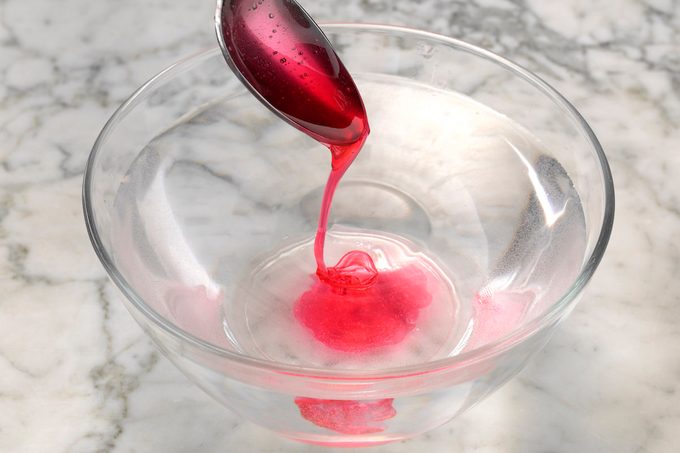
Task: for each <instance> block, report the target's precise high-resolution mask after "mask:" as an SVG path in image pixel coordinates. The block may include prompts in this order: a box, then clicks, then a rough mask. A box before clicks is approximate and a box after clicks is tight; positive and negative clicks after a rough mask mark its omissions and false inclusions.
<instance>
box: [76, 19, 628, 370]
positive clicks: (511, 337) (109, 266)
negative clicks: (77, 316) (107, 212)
mask: <svg viewBox="0 0 680 453" xmlns="http://www.w3.org/2000/svg"><path fill="white" fill-rule="evenodd" d="M321 28H322V29H323V30H324V31H328V32H333V31H342V30H353V31H358V32H361V31H373V32H381V33H392V34H402V35H403V34H406V35H408V36H409V37H414V38H424V39H428V40H434V41H438V42H439V43H441V44H445V45H449V46H453V47H455V48H456V49H458V50H462V51H466V52H469V53H471V54H474V55H476V56H479V57H482V58H485V59H487V60H490V61H492V62H494V63H496V64H498V65H500V66H502V67H504V68H505V69H508V70H510V71H511V72H512V73H514V74H515V75H517V76H519V77H521V78H523V79H524V80H526V81H527V82H529V83H531V84H532V85H533V86H534V87H535V88H537V89H539V90H540V91H542V92H543V94H545V95H547V96H548V97H549V98H551V99H552V101H553V102H555V103H556V104H558V105H559V106H561V107H562V108H563V109H564V110H565V111H566V112H567V113H568V114H569V115H570V116H571V117H572V119H574V120H576V123H577V124H578V126H579V127H580V128H581V129H582V132H585V134H586V137H587V139H588V140H589V141H590V144H591V145H592V147H593V150H594V151H595V154H596V156H597V160H598V162H599V164H600V170H601V173H602V178H603V183H604V187H603V190H604V212H603V216H602V223H601V226H600V228H601V229H600V234H599V236H598V239H597V242H596V243H595V246H594V247H593V249H592V251H591V253H590V256H588V258H587V260H584V264H583V265H582V268H581V271H580V273H579V275H578V276H577V277H576V278H575V279H574V281H573V283H572V284H571V285H570V287H569V288H568V289H567V290H566V291H565V292H564V293H563V294H562V296H561V297H560V298H559V299H558V300H557V301H556V302H555V303H553V304H552V305H551V307H550V308H549V309H548V310H547V311H546V312H545V313H543V314H542V315H541V316H538V317H536V318H534V319H532V320H530V321H529V322H527V323H526V324H524V325H522V326H521V327H519V328H517V329H515V330H513V331H511V332H510V333H508V334H506V335H504V336H502V337H500V338H498V339H496V340H494V341H492V342H490V343H487V344H484V345H482V346H480V347H477V348H474V349H471V350H470V351H466V352H463V353H460V354H458V355H455V356H452V357H446V358H443V359H438V360H434V361H431V362H424V363H420V364H415V365H407V366H402V367H393V368H383V369H361V370H357V369H332V370H328V369H323V368H315V367H304V366H295V365H289V364H285V363H279V362H274V361H269V360H263V359H257V358H253V357H249V356H246V355H243V354H239V353H238V352H235V351H230V350H227V349H224V348H221V347H219V346H216V345H214V344H212V343H210V342H207V341H205V340H202V339H200V338H198V337H196V336H194V335H192V334H191V333H189V332H186V331H184V330H183V329H181V328H179V327H178V326H176V325H175V324H173V323H171V322H170V321H168V320H167V319H165V318H164V317H163V316H161V315H160V314H158V313H157V312H156V311H155V310H154V309H152V308H151V307H149V306H148V305H147V304H146V303H145V302H144V301H143V299H142V298H141V297H139V296H138V295H137V294H136V293H135V291H134V290H133V289H132V288H131V287H130V286H129V285H128V284H127V281H126V280H125V278H124V277H123V276H122V274H121V273H120V272H119V271H118V269H117V268H116V266H115V264H114V263H113V260H112V259H111V257H110V255H109V253H108V252H107V250H106V248H105V246H104V244H103V242H102V240H101V238H100V236H99V232H98V231H97V227H96V224H95V219H94V217H95V212H94V209H93V206H92V198H91V188H92V183H93V177H92V173H93V170H94V163H95V160H96V159H97V156H98V151H99V150H100V148H101V147H102V146H103V144H104V142H105V140H106V138H107V136H108V135H109V133H110V132H111V130H113V128H115V126H116V125H117V124H118V123H119V121H120V120H121V119H122V118H123V117H124V116H125V115H126V114H127V113H128V112H129V111H130V110H131V109H132V108H134V107H135V106H136V105H137V104H138V103H139V102H140V101H141V99H142V98H143V95H144V94H145V93H146V92H147V91H148V90H149V89H151V88H153V87H154V86H156V85H158V84H160V83H162V82H164V81H165V80H167V79H169V78H171V77H172V76H173V75H174V74H175V73H176V72H179V71H181V70H183V69H184V68H186V67H191V66H192V65H194V64H196V63H198V62H201V61H203V60H205V59H208V58H212V57H213V56H214V55H217V54H219V55H221V52H220V49H219V47H218V46H217V45H215V46H214V47H212V48H209V49H207V50H203V51H201V52H198V53H195V54H193V55H190V56H188V57H186V58H183V59H181V60H179V61H177V62H176V63H174V64H172V65H170V66H168V67H167V68H165V69H164V70H163V71H161V72H159V73H158V74H156V75H155V76H154V77H152V78H151V79H149V80H148V81H147V82H146V83H144V84H143V85H141V86H140V87H139V88H138V89H137V90H136V91H135V92H134V93H133V94H132V95H130V97H128V98H127V100H125V102H123V104H121V105H120V107H118V109H116V111H115V112H114V113H113V115H112V116H111V117H110V118H109V120H108V121H107V122H106V124H105V125H104V127H103V128H102V130H101V132H100V133H99V135H98V137H97V139H96V141H95V143H94V145H93V147H92V150H91V152H90V155H89V157H88V161H87V166H86V169H85V175H84V178H83V187H82V203H83V212H84V218H85V224H86V227H87V232H88V235H89V237H90V241H91V243H92V246H93V248H94V250H95V253H96V254H97V256H98V258H99V260H100V261H101V263H102V265H103V267H104V268H105V270H106V272H107V273H108V275H109V278H110V279H111V280H112V281H113V282H114V284H115V285H116V286H117V287H118V289H119V290H120V291H121V292H122V293H123V295H124V296H125V297H126V298H127V299H128V300H129V301H130V302H131V303H132V305H133V306H134V307H135V309H137V310H138V311H139V312H141V313H142V314H143V315H144V316H145V317H146V318H147V319H149V321H151V322H152V323H153V324H154V325H155V326H156V327H158V328H160V329H161V330H162V331H164V332H165V333H167V334H169V335H171V336H172V337H175V338H176V339H178V340H180V341H181V342H183V343H187V344H188V345H191V346H193V347H197V348H199V349H200V350H202V351H204V352H207V353H209V354H212V355H216V356H219V357H221V358H223V359H227V360H230V361H233V362H235V363H239V364H241V365H245V366H248V367H254V368H257V369H261V370H262V371H271V372H276V373H280V374H285V375H292V376H299V377H306V378H321V379H360V380H364V381H376V380H384V379H388V378H390V379H394V378H400V377H401V378H404V377H409V376H414V375H422V374H428V373H433V372H437V371H442V370H447V369H457V370H460V369H462V368H467V367H469V366H472V365H474V364H477V363H479V362H481V361H483V360H487V359H489V358H492V357H496V356H499V355H500V354H502V353H504V352H506V351H508V350H510V349H513V348H514V347H516V346H517V345H519V344H521V343H523V342H524V341H525V340H527V339H529V338H531V337H533V336H534V335H536V334H537V333H538V332H540V331H542V330H543V329H545V328H547V327H549V326H551V325H553V324H555V323H556V322H558V321H559V320H560V319H562V317H563V316H564V315H566V314H567V313H568V308H569V307H570V306H571V305H572V303H573V302H575V301H576V298H577V296H578V295H579V294H580V293H581V291H582V290H583V289H584V287H585V286H586V284H587V283H588V281H589V280H590V278H591V277H592V275H593V273H594V272H595V270H596V268H597V266H598V265H599V263H600V261H601V260H602V257H603V254H604V251H605V249H606V247H607V243H608V241H609V238H610V236H611V232H612V227H613V222H614V206H615V199H614V183H613V179H612V174H611V170H610V168H609V164H608V162H607V158H606V156H605V154H604V151H603V149H602V146H601V145H600V143H599V141H598V139H597V137H596V136H595V134H594V132H593V131H592V129H591V128H590V126H589V125H588V123H587V122H586V120H585V119H584V118H583V116H582V115H581V114H580V113H579V112H578V111H577V110H576V108H575V107H574V106H573V105H572V104H571V103H570V102H569V101H568V100H567V99H566V98H564V97H563V96H562V95H561V94H560V93H559V92H558V91H557V90H556V89H554V88H553V87H552V86H551V85H550V84H548V83H547V82H545V81H544V80H543V79H541V78H540V77H539V76H537V75H535V74H534V73H532V72H530V71H529V70H527V69H525V68H524V67H522V66H520V65H518V64H517V63H514V62H512V61H510V60H508V59H506V58H504V57H502V56H500V55H497V54H495V53H494V52H491V51H489V50H486V49H483V48H480V47H477V46H475V45H472V44H468V43H466V42H464V41H461V40H458V39H455V38H450V37H447V36H444V35H440V34H437V33H432V32H428V31H422V30H418V29H414V28H408V27H402V26H394V25H384V24H370V23H361V24H357V23H341V22H326V23H321ZM227 68H228V67H227V66H226V63H225V70H226V69H227Z"/></svg>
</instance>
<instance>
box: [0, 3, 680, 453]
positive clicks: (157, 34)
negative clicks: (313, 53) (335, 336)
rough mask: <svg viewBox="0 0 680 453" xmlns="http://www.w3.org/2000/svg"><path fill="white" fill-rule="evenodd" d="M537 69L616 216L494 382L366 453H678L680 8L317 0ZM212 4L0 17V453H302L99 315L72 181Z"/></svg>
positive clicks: (106, 297)
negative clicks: (560, 99) (580, 138)
mask: <svg viewBox="0 0 680 453" xmlns="http://www.w3.org/2000/svg"><path fill="white" fill-rule="evenodd" d="M303 3H304V4H305V6H306V7H307V8H308V10H309V11H310V12H311V13H312V14H314V15H316V17H318V18H320V19H326V20H335V21H363V22H380V23H391V24H402V25H407V26H411V27H416V28H423V29H427V30H431V31H434V32H438V33H442V34H446V35H450V36H454V37H457V38H461V39H463V40H466V41H469V42H471V43H474V44H477V45H481V46H484V47H487V48H490V49H491V50H494V51H496V52H498V53H501V54H502V55H504V56H507V57H509V58H511V59H514V60H516V61H518V62H520V63H522V64H524V65H525V66H527V67H528V68H530V69H532V70H534V71H535V72H537V73H538V74H540V75H541V76H543V77H544V78H545V79H547V80H548V81H549V82H550V83H552V84H553V85H554V86H555V87H556V88H558V89H559V90H560V91H561V92H562V93H564V94H565V96H566V97H567V98H569V99H570V100H571V101H572V102H573V103H574V104H575V105H576V107H577V108H578V109H579V110H581V112H582V113H583V114H584V116H585V117H586V118H587V119H588V121H589V122H590V124H591V125H592V127H593V129H594V130H595V132H596V134H597V135H598V137H599V138H600V140H601V142H602V145H603V147H604V149H605V151H606V152H607V155H608V157H609V160H610V164H611V166H612V171H613V174H614V178H615V182H616V190H617V217H616V223H615V228H614V234H613V236H612V240H611V242H610V246H609V250H608V252H607V254H606V256H605V258H604V261H603V262H602V265H601V267H600V269H599V270H598V272H597V273H596V276H595V278H594V280H593V281H592V283H591V284H590V286H589V288H588V291H587V294H586V296H585V297H584V299H583V301H582V302H581V303H580V304H579V305H578V307H577V308H576V310H575V311H574V312H573V314H572V315H571V317H570V318H569V319H568V320H567V321H566V322H565V323H564V324H563V325H562V326H561V328H560V329H559V331H558V332H557V334H556V335H555V337H554V338H553V340H552V342H551V343H550V344H549V345H548V346H547V348H546V349H545V350H544V351H543V352H541V353H540V354H539V355H538V356H537V357H536V358H535V360H534V361H533V362H532V363H531V364H530V365H529V366H528V367H527V368H526V369H525V370H524V371H523V372H522V373H521V374H520V375H519V376H518V377H517V378H515V379H513V380H512V381H511V382H510V383H509V384H508V385H506V386H505V387H503V388H502V389H501V390H500V391H498V392H497V393H495V394H494V395H492V396H491V397H490V398H489V399H487V400H485V401H484V402H483V403H481V404H480V405H479V406H477V407H476V408H474V409H472V410H471V411H469V412H468V413H466V414H465V415H463V416H462V417H461V418H459V419H457V420H456V421H454V422H452V423H449V424H447V425H445V426H444V427H442V428H440V429H438V430H436V431H433V432H431V433H429V434H427V435H424V436H421V437H420V438H418V439H414V440H412V441H409V442H404V443H399V444H393V445H388V446H385V447H380V448H375V449H371V450H370V451H373V452H410V451H422V450H426V449H427V450H428V451H433V452H435V451H436V452H440V451H441V452H445V451H446V452H449V451H456V452H485V453H492V452H493V453H496V452H499V453H500V452H536V453H539V452H546V453H547V452H572V451H573V452H577V451H578V452H616V453H633V452H652V453H663V452H669V453H670V452H675V451H677V449H678V445H680V429H679V428H680V279H678V278H677V277H678V272H679V269H680V242H678V240H677V232H678V231H680V208H679V207H678V206H680V182H679V181H678V180H677V179H676V178H677V177H678V175H680V153H679V152H678V146H680V2H678V1H677V0H646V1H644V0H618V1H614V2H612V1H610V0H606V1H605V0H589V1H583V0H568V1H562V2H545V1H540V0H473V1H455V2H453V1H447V0H419V1H411V0H398V1H388V0H346V1H342V2H337V1H331V0H316V1H306V2H303ZM212 13H213V1H212V0H121V1H116V2H92V1H87V0H64V1H59V2H54V1H52V2H50V1H48V0H4V1H0V292H1V294H2V297H1V298H0V451H2V452H55V453H66V452H69V453H70V452H74V453H75V452H120V453H122V452H166V453H171V452H196V451H202V452H218V451H219V452H223V451H235V452H240V451H261V452H293V451H302V452H310V451H317V448H316V447H311V446H302V445H298V444H295V443H292V442H289V441H285V440H281V439H279V438H278V437H276V436H274V435H273V434H269V433H267V432H265V431H263V430H261V429H260V428H257V427H255V426H253V425H250V424H247V423H244V422H242V421H240V420H239V419H238V418H237V417H236V416H235V415H233V414H231V413H230V412H228V411H227V410H226V409H223V408H222V407H221V406H218V405H217V403H215V402H213V401H212V400H210V399H209V398H208V397H207V396H205V395H204V394H203V393H201V391H199V390H198V389H197V388H196V387H195V386H193V385H190V384H189V382H188V381H187V380H186V379H185V378H184V377H183V376H182V375H181V374H180V373H179V371H177V370H176V369H175V368H174V367H173V366H172V365H171V364H170V363H169V362H168V361H167V360H166V359H165V358H163V357H162V356H161V355H160V354H159V353H158V352H157V351H156V349H154V347H153V346H152V345H151V343H150V341H149V340H148V339H147V338H146V337H145V336H144V335H143V333H142V331H141V329H140V328H139V327H138V326H137V325H136V324H135V323H134V321H133V320H132V318H131V317H130V316H129V315H128V314H127V312H126V311H125V309H124V307H123V305H122V304H121V303H120V302H119V301H118V300H116V296H115V293H114V291H113V288H112V286H111V284H110V283H109V282H108V280H107V278H106V275H105V273H104V271H103V269H102V267H101V266H100V264H99V262H98V261H97V259H96V257H95V255H94V253H93V252H92V250H91V247H90V243H89V240H88V238H87V235H86V233H85V227H84V223H83V219H82V212H81V201H80V188H81V179H82V174H83V167H84V164H85V161H86V158H87V155H88V152H89V149H90V147H91V146H92V144H93V142H94V139H95V137H96V135H97V133H98V131H99V130H100V129H101V127H102V126H103V124H104V122H105V121H106V119H107V118H108V117H109V116H110V115H111V113H112V112H113V110H114V109H115V108H116V107H117V106H118V105H119V104H120V103H121V102H122V101H123V100H124V99H125V97H126V96H127V95H128V94H130V93H131V91H132V90H134V89H135V88H136V87H137V86H139V85H140V84H141V83H142V82H144V81H145V80H146V79H148V78H149V77H150V76H152V75H153V74H155V73H156V72H158V71H159V70H161V69H163V68H164V67H165V66H167V65H168V64H170V63H172V62H173V61H174V60H176V59H178V58H179V57H181V56H185V55H187V54H191V53H195V52H196V51H198V50H201V49H203V48H205V47H208V46H212V45H213V44H214V36H213V29H212V22H211V20H212V19H211V17H212Z"/></svg>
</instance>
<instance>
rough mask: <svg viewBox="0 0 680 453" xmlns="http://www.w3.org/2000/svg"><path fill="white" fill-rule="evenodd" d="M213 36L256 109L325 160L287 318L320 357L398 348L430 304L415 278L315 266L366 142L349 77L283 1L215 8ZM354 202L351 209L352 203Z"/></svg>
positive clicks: (349, 257) (359, 263)
mask: <svg viewBox="0 0 680 453" xmlns="http://www.w3.org/2000/svg"><path fill="white" fill-rule="evenodd" d="M219 14H220V20H221V28H220V29H218V36H219V38H220V39H222V40H223V44H224V47H225V48H226V49H227V55H226V57H227V61H228V63H229V64H230V65H231V66H232V68H234V69H235V70H236V71H235V72H236V73H237V74H240V76H241V78H242V79H243V81H244V82H245V85H246V86H247V87H248V89H250V91H251V92H253V94H255V95H256V96H257V97H258V98H259V99H260V100H261V101H262V102H263V103H264V104H265V105H267V106H268V107H269V108H270V109H272V110H273V111H274V112H275V113H277V114H278V115H279V116H281V117H282V118H284V119H285V120H287V121H288V122H289V123H291V124H292V125H293V126H295V127H297V128H298V129H300V130H301V131H303V132H304V133H306V134H307V135H309V136H310V137H312V138H314V139H316V140H318V141H319V142H321V143H323V144H324V145H326V146H327V147H328V148H329V149H330V151H331V156H332V164H331V173H330V176H329V177H328V181H327V183H326V188H325V191H324V195H323V201H322V205H321V213H320V216H319V224H318V229H317V233H316V238H315V241H314V255H315V258H316V262H317V271H316V275H314V276H313V282H312V285H311V287H310V288H309V289H308V290H307V291H306V292H305V293H304V294H303V295H302V296H301V297H300V298H299V300H298V301H297V302H296V304H295V308H294V310H295V316H296V318H297V319H298V320H299V321H300V322H301V323H302V324H303V325H304V326H305V327H306V328H308V329H309V330H310V331H311V333H312V334H313V335H314V337H315V338H316V339H317V340H319V341H320V342H322V343H323V344H325V345H326V346H328V347H329V348H332V349H335V350H340V351H347V352H362V351H366V350H370V349H374V348H377V347H382V346H387V345H394V344H398V343H399V342H401V341H402V340H403V339H404V338H405V337H406V335H407V334H408V333H409V332H410V331H411V330H413V329H414V327H415V325H416V321H417V319H418V314H419V311H420V310H421V309H422V308H424V307H425V306H427V305H428V304H429V303H430V299H431V296H430V294H429V292H428V289H427V279H426V276H425V273H424V272H423V271H421V270H420V269H419V268H418V267H417V266H414V265H407V266H401V267H397V268H394V269H388V270H381V271H380V272H378V270H377V269H376V267H375V264H374V263H373V259H372V258H371V256H370V255H369V254H367V253H366V252H362V251H350V252H348V253H347V254H346V255H345V256H344V257H342V258H341V259H340V261H339V262H338V263H337V264H336V265H335V266H332V267H327V266H326V264H325V262H324V256H323V251H324V241H325V237H326V228H327V224H328V214H329V211H330V207H331V202H332V200H333V194H334V193H335V189H336V187H337V185H338V183H339V181H340V179H341V178H342V176H343V174H344V173H345V171H347V169H348V168H349V166H350V165H351V164H352V162H353V161H354V159H355V158H356V156H357V154H358V153H359V151H360V150H361V148H362V146H363V144H364V142H365V141H366V138H367V137H368V134H369V131H370V129H369V126H368V120H367V117H366V110H365V108H364V104H363V101H362V99H361V96H360V94H359V90H358V89H357V87H356V85H355V84H354V81H353V80H352V77H351V76H350V74H349V72H348V71H347V69H346V68H345V66H344V65H343V64H342V62H341V61H340V59H339V58H338V56H337V55H336V53H335V51H334V50H333V47H332V46H331V44H330V42H329V41H328V39H327V38H326V36H325V35H324V34H323V32H322V31H321V30H320V29H319V27H318V25H317V24H316V23H315V22H314V20H313V19H312V18H311V17H310V16H309V15H308V14H307V13H306V12H305V11H304V10H303V9H302V7H300V5H298V4H297V3H296V2H294V1H291V0H250V1H240V0H232V1H229V0H224V3H223V4H222V6H221V10H219ZM357 202H360V200H357Z"/></svg>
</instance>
